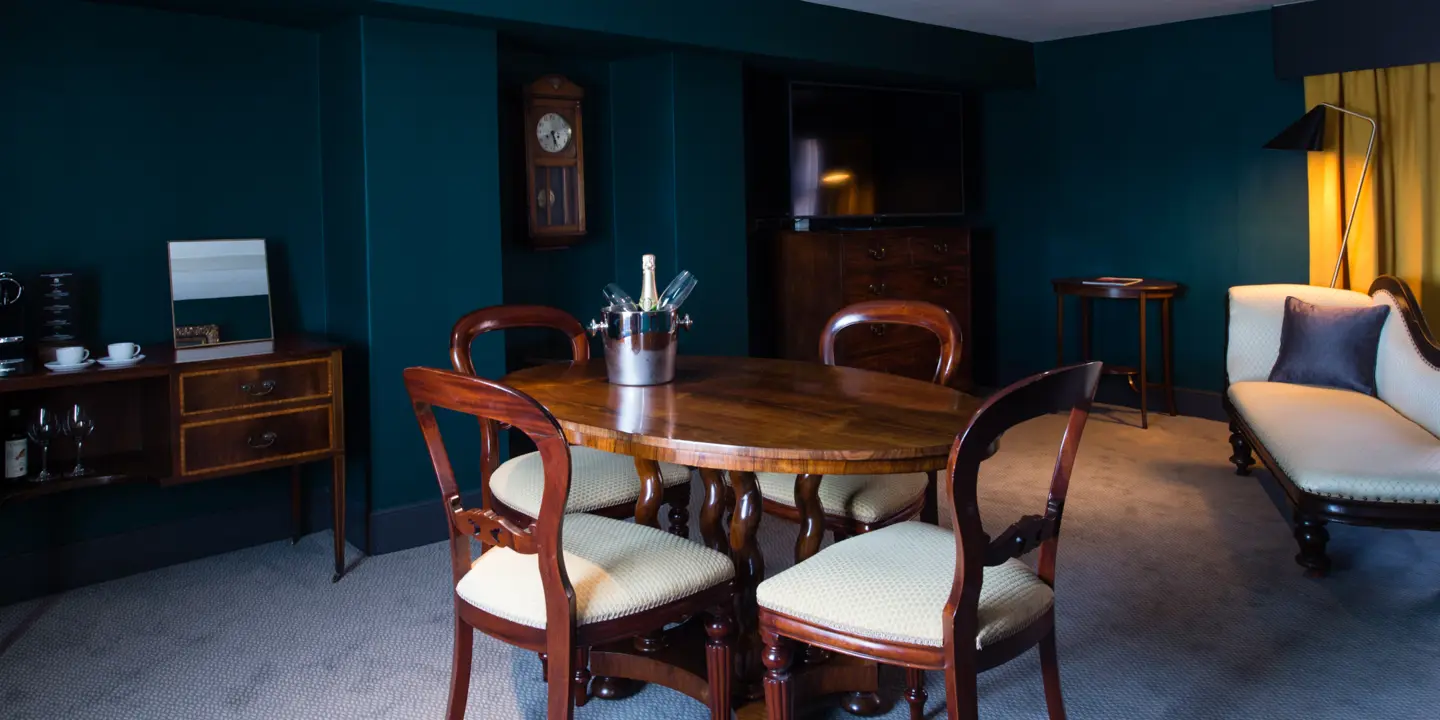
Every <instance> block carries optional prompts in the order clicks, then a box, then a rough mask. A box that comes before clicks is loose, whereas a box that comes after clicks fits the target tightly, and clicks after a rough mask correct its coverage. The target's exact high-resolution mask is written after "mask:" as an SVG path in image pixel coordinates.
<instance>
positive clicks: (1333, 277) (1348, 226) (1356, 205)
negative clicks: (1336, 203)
mask: <svg viewBox="0 0 1440 720" xmlns="http://www.w3.org/2000/svg"><path fill="white" fill-rule="evenodd" d="M1320 104H1321V105H1323V106H1325V107H1328V108H1330V109H1331V110H1335V111H1338V112H1342V113H1344V114H1346V115H1352V116H1354V117H1357V118H1360V119H1361V120H1364V121H1365V122H1368V123H1370V144H1369V145H1367V146H1365V164H1363V165H1361V166H1360V182H1358V183H1356V184H1355V201H1354V202H1352V203H1350V219H1349V220H1347V221H1346V222H1345V232H1344V234H1343V235H1342V236H1341V239H1340V256H1339V257H1337V258H1335V272H1333V273H1331V274H1330V287H1332V288H1333V287H1335V283H1336V282H1337V281H1338V280H1339V279H1340V266H1341V265H1342V264H1343V263H1344V262H1345V250H1346V248H1347V247H1348V246H1349V245H1350V231H1351V230H1352V229H1354V227H1355V211H1356V210H1359V209H1360V191H1361V190H1362V189H1364V187H1365V173H1366V172H1368V171H1369V170H1370V153H1371V152H1373V151H1374V150H1375V135H1376V133H1378V132H1379V130H1380V127H1379V126H1378V125H1376V124H1375V118H1372V117H1370V116H1369V115H1361V114H1360V113H1357V112H1355V111H1353V110H1346V109H1345V108H1342V107H1340V106H1338V105H1331V104H1330V103H1320ZM1340 162H1342V163H1343V162H1345V148H1344V147H1343V146H1342V147H1341V148H1340Z"/></svg>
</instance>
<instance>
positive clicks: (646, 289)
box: [640, 255, 660, 312]
mask: <svg viewBox="0 0 1440 720" xmlns="http://www.w3.org/2000/svg"><path fill="white" fill-rule="evenodd" d="M640 274H641V278H640V286H641V287H640V309H641V310H644V311H645V312H651V311H653V310H657V309H659V307H660V293H659V292H656V290H655V256H654V255H646V256H644V257H642V258H640Z"/></svg>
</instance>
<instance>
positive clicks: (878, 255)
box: [867, 247, 885, 260]
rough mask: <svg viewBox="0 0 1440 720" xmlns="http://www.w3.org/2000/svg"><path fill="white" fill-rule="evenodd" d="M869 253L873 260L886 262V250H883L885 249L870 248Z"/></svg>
mask: <svg viewBox="0 0 1440 720" xmlns="http://www.w3.org/2000/svg"><path fill="white" fill-rule="evenodd" d="M867 252H868V253H869V255H870V259H871V260H884V259H885V248H883V247H882V248H870V249H869V250H868V251H867Z"/></svg>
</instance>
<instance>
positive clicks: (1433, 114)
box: [1305, 63, 1440, 322]
mask: <svg viewBox="0 0 1440 720" xmlns="http://www.w3.org/2000/svg"><path fill="white" fill-rule="evenodd" d="M1321 102H1328V103H1333V104H1335V105H1339V106H1340V107H1343V108H1347V109H1350V110H1354V111H1355V112H1358V113H1364V114H1365V115H1369V116H1371V117H1373V118H1375V120H1376V121H1377V122H1378V123H1379V125H1380V132H1379V137H1378V138H1377V139H1376V145H1375V154H1374V157H1373V158H1372V159H1371V161H1370V174H1369V175H1368V176H1367V178H1366V180H1365V186H1364V189H1363V192H1362V194H1361V196H1360V203H1359V211H1358V212H1356V214H1355V227H1354V228H1353V229H1352V230H1351V231H1350V245H1349V248H1348V250H1347V252H1346V255H1347V256H1348V262H1347V263H1346V264H1345V266H1344V267H1342V269H1341V271H1340V281H1339V283H1337V285H1338V286H1339V287H1349V288H1353V289H1356V290H1360V291H1362V292H1363V291H1364V290H1366V289H1367V288H1369V286H1370V283H1371V281H1373V280H1374V279H1375V277H1376V276H1377V275H1396V276H1399V277H1400V278H1402V279H1404V280H1405V281H1406V282H1408V283H1409V284H1410V287H1412V288H1414V290H1415V292H1416V294H1418V295H1419V296H1420V303H1421V305H1422V306H1424V308H1425V314H1426V316H1427V317H1428V318H1434V319H1440V63H1432V64H1429V65H1408V66H1405V67H1393V68H1383V69H1379V70H1361V71H1356V72H1347V73H1342V74H1336V75H1316V76H1312V77H1308V78H1305V105H1306V107H1314V106H1315V105H1316V104H1317V103H1321ZM1343 117H1344V121H1343V123H1337V122H1333V121H1332V122H1331V123H1329V124H1328V127H1329V128H1330V129H1329V131H1328V134H1327V147H1328V148H1329V149H1331V150H1334V149H1337V148H1339V149H1340V150H1341V151H1340V152H1323V153H1310V154H1309V163H1310V167H1309V180H1310V282H1311V284H1314V285H1329V284H1330V275H1331V273H1332V272H1333V270H1334V267H1335V258H1336V256H1337V255H1338V254H1339V251H1340V238H1341V232H1342V230H1343V228H1344V223H1345V218H1346V217H1347V216H1348V214H1349V210H1350V203H1351V202H1352V201H1353V199H1354V197H1355V185H1356V183H1357V182H1359V180H1360V169H1361V164H1362V163H1363V162H1364V159H1365V145H1366V143H1367V142H1368V140H1369V137H1370V126H1369V124H1368V123H1366V122H1365V121H1364V120H1361V119H1358V118H1353V117H1350V116H1348V115H1347V116H1343ZM1432 321H1435V322H1440V320H1432Z"/></svg>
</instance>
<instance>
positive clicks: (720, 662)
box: [705, 607, 735, 720]
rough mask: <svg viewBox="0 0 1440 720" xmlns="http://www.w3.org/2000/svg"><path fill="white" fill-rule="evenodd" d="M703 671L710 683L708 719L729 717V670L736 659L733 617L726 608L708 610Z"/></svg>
mask: <svg viewBox="0 0 1440 720" xmlns="http://www.w3.org/2000/svg"><path fill="white" fill-rule="evenodd" d="M705 634H706V635H707V636H709V638H710V639H709V640H708V641H707V642H706V643H705V672H706V675H707V679H708V680H709V683H710V720H730V712H731V709H732V708H731V704H732V697H731V690H730V674H731V672H732V670H733V669H734V659H735V621H734V620H733V619H731V617H730V610H729V608H725V607H719V608H716V609H714V610H711V611H710V621H709V622H707V623H706V624H705Z"/></svg>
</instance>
